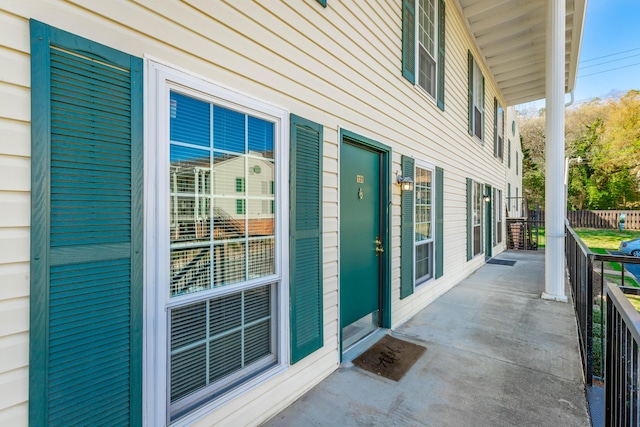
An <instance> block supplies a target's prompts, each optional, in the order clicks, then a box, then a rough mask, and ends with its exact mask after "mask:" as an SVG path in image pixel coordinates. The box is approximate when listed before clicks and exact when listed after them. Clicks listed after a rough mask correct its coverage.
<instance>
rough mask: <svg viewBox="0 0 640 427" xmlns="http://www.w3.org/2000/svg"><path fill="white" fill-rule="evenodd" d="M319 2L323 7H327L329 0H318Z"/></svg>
mask: <svg viewBox="0 0 640 427" xmlns="http://www.w3.org/2000/svg"><path fill="white" fill-rule="evenodd" d="M318 3H320V4H321V5H322V7H327V0H318Z"/></svg>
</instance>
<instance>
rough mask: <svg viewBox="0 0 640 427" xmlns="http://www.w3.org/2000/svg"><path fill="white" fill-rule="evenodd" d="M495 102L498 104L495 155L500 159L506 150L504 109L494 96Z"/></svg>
mask: <svg viewBox="0 0 640 427" xmlns="http://www.w3.org/2000/svg"><path fill="white" fill-rule="evenodd" d="M494 103H495V105H496V117H495V119H496V125H495V130H496V137H495V147H494V150H493V155H494V156H495V157H497V158H499V159H500V160H502V157H503V151H504V109H503V108H502V105H500V104H499V103H498V100H497V99H495V98H494Z"/></svg>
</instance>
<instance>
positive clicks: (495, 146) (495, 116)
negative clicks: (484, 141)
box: [493, 96, 498, 157]
mask: <svg viewBox="0 0 640 427" xmlns="http://www.w3.org/2000/svg"><path fill="white" fill-rule="evenodd" d="M493 157H498V99H497V98H496V97H495V96H494V97H493Z"/></svg>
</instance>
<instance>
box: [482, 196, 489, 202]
mask: <svg viewBox="0 0 640 427" xmlns="http://www.w3.org/2000/svg"><path fill="white" fill-rule="evenodd" d="M482 200H483V201H485V202H490V201H491V196H490V195H488V194H486V195H484V196H483V197H482Z"/></svg>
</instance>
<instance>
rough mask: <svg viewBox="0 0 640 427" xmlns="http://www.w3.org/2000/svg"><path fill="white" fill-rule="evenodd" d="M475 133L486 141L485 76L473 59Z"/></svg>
mask: <svg viewBox="0 0 640 427" xmlns="http://www.w3.org/2000/svg"><path fill="white" fill-rule="evenodd" d="M473 134H474V135H475V136H476V137H477V138H479V139H480V140H481V141H484V77H483V76H482V70H481V69H480V66H479V65H478V62H477V61H476V60H475V59H474V61H473Z"/></svg>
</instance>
